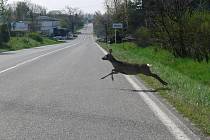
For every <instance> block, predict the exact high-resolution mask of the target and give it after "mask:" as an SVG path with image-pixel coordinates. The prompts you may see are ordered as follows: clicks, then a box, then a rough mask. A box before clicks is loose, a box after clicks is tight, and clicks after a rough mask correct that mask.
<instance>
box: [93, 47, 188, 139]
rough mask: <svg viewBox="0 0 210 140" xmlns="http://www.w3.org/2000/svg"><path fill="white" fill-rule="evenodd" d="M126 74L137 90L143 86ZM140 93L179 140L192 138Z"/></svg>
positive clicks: (147, 97)
mask: <svg viewBox="0 0 210 140" xmlns="http://www.w3.org/2000/svg"><path fill="white" fill-rule="evenodd" d="M95 44H96V45H97V46H98V47H99V49H100V50H101V51H102V52H103V53H104V54H107V52H106V51H105V50H104V49H103V48H101V47H100V45H98V44H97V43H95ZM124 76H125V78H126V79H127V81H128V82H129V83H130V84H131V85H132V86H133V88H134V89H135V90H139V89H141V87H140V86H139V85H138V84H137V83H136V82H135V81H134V80H133V79H132V78H131V77H130V76H127V75H124ZM139 95H140V96H141V97H142V99H143V100H144V102H145V103H146V104H147V105H148V106H149V108H150V109H151V110H152V111H153V112H154V114H155V115H156V116H157V117H158V118H159V120H160V121H161V122H162V123H163V124H164V125H165V126H166V127H167V129H168V130H169V131H170V132H171V134H172V135H173V136H174V137H175V138H176V139H177V140H190V138H189V137H188V136H187V135H186V134H185V133H184V132H183V131H182V130H181V129H180V128H179V127H178V126H177V125H176V124H175V123H174V121H172V120H171V119H170V118H169V116H168V115H167V114H166V113H164V112H163V111H162V109H161V108H159V107H158V105H157V104H156V103H155V102H154V101H153V100H152V99H151V98H150V97H149V96H148V95H147V94H145V93H144V92H141V93H140V92H139Z"/></svg>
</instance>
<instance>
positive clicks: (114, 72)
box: [112, 69, 118, 81]
mask: <svg viewBox="0 0 210 140" xmlns="http://www.w3.org/2000/svg"><path fill="white" fill-rule="evenodd" d="M114 74H118V72H117V71H116V70H115V69H113V70H112V81H114Z"/></svg>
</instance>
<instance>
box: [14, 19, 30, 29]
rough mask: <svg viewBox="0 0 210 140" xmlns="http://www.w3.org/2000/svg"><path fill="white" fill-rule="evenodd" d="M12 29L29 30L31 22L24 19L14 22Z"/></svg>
mask: <svg viewBox="0 0 210 140" xmlns="http://www.w3.org/2000/svg"><path fill="white" fill-rule="evenodd" d="M11 31H20V32H27V31H29V24H28V23H25V22H23V21H16V22H12V23H11Z"/></svg>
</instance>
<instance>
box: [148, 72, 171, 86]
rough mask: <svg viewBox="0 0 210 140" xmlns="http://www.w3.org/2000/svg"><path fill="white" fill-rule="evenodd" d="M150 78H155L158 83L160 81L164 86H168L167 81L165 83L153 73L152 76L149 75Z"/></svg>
mask: <svg viewBox="0 0 210 140" xmlns="http://www.w3.org/2000/svg"><path fill="white" fill-rule="evenodd" d="M149 76H152V77H154V78H155V79H157V80H158V81H160V82H161V83H162V84H163V85H168V83H167V82H165V81H163V80H162V79H161V78H160V77H159V76H158V75H157V74H154V73H151V75H149Z"/></svg>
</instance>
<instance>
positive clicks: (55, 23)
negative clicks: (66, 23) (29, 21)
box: [37, 16, 60, 36]
mask: <svg viewBox="0 0 210 140" xmlns="http://www.w3.org/2000/svg"><path fill="white" fill-rule="evenodd" d="M37 22H38V27H39V31H40V32H41V33H44V34H46V35H49V36H50V35H52V34H53V30H54V29H55V28H60V20H59V19H56V18H52V17H48V16H39V17H38V18H37Z"/></svg>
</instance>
